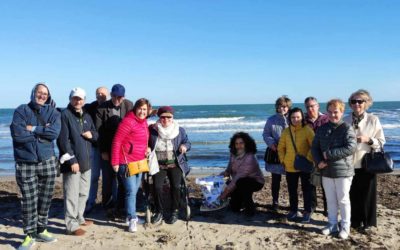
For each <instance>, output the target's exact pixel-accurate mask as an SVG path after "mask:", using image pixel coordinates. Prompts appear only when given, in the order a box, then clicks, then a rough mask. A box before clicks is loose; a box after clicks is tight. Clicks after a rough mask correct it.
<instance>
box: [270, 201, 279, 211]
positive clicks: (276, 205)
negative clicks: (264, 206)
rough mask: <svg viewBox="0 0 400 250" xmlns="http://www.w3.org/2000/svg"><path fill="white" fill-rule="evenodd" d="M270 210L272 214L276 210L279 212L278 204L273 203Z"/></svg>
mask: <svg viewBox="0 0 400 250" xmlns="http://www.w3.org/2000/svg"><path fill="white" fill-rule="evenodd" d="M271 210H272V211H274V212H278V210H279V204H278V203H273V204H272V205H271Z"/></svg>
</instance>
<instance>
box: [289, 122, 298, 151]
mask: <svg viewBox="0 0 400 250" xmlns="http://www.w3.org/2000/svg"><path fill="white" fill-rule="evenodd" d="M289 133H290V139H292V144H293V148H294V152H295V153H296V155H297V147H296V143H295V142H294V138H293V134H292V130H291V129H290V125H289Z"/></svg>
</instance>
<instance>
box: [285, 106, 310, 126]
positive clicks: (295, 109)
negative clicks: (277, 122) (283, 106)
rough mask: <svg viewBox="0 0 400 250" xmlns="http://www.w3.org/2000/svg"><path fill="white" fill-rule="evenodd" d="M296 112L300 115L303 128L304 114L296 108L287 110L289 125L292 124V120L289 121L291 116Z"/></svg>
mask: <svg viewBox="0 0 400 250" xmlns="http://www.w3.org/2000/svg"><path fill="white" fill-rule="evenodd" d="M296 112H300V114H301V126H302V127H304V126H305V125H306V120H305V119H304V113H303V110H302V109H301V108H298V107H295V108H292V109H291V110H289V123H290V125H293V124H292V119H291V117H292V114H293V113H296Z"/></svg>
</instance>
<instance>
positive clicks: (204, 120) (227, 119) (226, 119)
mask: <svg viewBox="0 0 400 250" xmlns="http://www.w3.org/2000/svg"><path fill="white" fill-rule="evenodd" d="M243 119H244V116H239V117H214V118H193V119H176V120H177V121H178V123H179V124H181V125H182V124H187V123H192V124H193V123H197V124H202V123H211V122H219V123H228V122H235V121H239V120H243Z"/></svg>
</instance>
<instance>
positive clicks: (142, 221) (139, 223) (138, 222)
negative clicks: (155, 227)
mask: <svg viewBox="0 0 400 250" xmlns="http://www.w3.org/2000/svg"><path fill="white" fill-rule="evenodd" d="M136 219H137V222H136V224H138V225H143V224H144V220H143V219H141V218H139V217H136ZM130 222H131V220H130V219H129V218H128V217H126V220H125V223H126V225H127V226H129V223H130Z"/></svg>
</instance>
